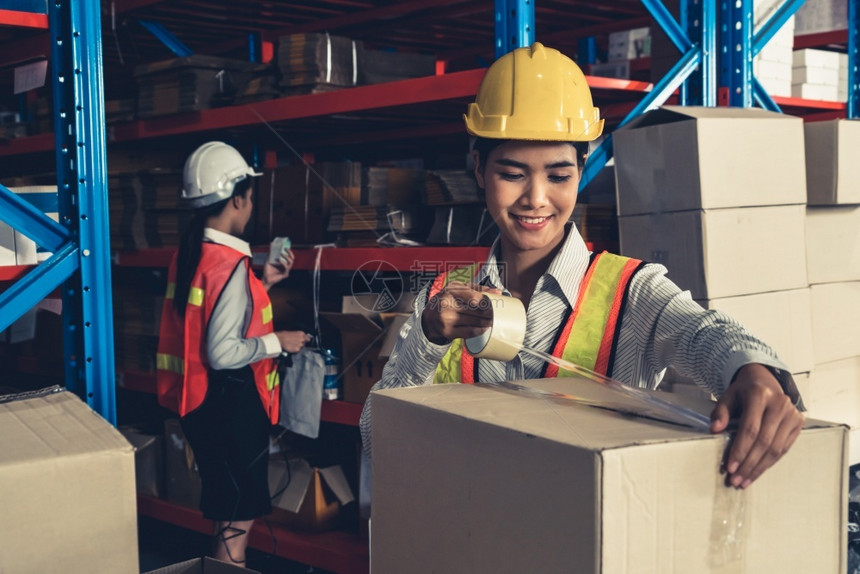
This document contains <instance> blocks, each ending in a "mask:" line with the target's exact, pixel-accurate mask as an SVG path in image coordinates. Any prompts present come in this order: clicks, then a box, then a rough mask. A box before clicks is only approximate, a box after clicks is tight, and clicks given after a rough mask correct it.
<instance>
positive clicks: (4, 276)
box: [0, 265, 34, 290]
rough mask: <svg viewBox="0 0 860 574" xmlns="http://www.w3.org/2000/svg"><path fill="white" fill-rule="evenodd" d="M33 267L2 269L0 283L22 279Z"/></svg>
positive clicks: (9, 266)
mask: <svg viewBox="0 0 860 574" xmlns="http://www.w3.org/2000/svg"><path fill="white" fill-rule="evenodd" d="M33 267H34V266H33V265H7V266H5V267H0V281H15V280H17V279H20V278H21V277H23V276H24V275H26V274H27V272H28V271H29V270H30V269H33ZM0 290H2V289H0Z"/></svg>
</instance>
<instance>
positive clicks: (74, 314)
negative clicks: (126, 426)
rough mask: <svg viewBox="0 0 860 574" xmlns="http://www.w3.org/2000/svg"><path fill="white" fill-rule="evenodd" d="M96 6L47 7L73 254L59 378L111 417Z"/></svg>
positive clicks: (63, 214) (74, 0)
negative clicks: (63, 361) (74, 263)
mask: <svg viewBox="0 0 860 574" xmlns="http://www.w3.org/2000/svg"><path fill="white" fill-rule="evenodd" d="M99 6H100V4H99V3H98V2H90V1H87V0H51V1H50V2H48V14H49V19H50V29H51V39H52V41H51V46H52V48H51V65H52V74H53V75H54V78H53V80H54V90H53V91H54V115H55V119H54V134H55V138H56V156H57V186H58V188H57V189H58V192H59V197H60V202H59V215H60V218H61V223H62V224H63V225H65V226H66V227H67V228H68V229H69V230H70V232H71V240H72V243H76V244H77V257H78V271H77V272H76V273H74V274H73V275H72V276H71V277H70V278H69V279H68V280H67V281H66V282H65V283H64V285H63V290H62V291H63V324H64V325H63V326H64V344H65V358H66V386H67V387H68V388H70V389H71V390H74V391H75V392H77V393H78V394H80V395H83V397H84V398H85V399H86V401H87V403H88V404H89V405H90V406H91V407H92V408H93V409H94V410H95V411H97V412H98V413H100V414H101V415H102V416H103V417H104V418H105V419H107V420H108V421H109V422H111V423H112V424H116V386H115V379H116V373H115V370H114V344H113V312H112V305H113V302H112V299H113V297H112V294H111V267H110V265H111V259H110V233H109V229H110V228H109V225H108V200H107V161H106V157H105V129H104V125H105V114H104V84H103V77H102V44H101V15H100V12H99Z"/></svg>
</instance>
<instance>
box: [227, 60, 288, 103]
mask: <svg viewBox="0 0 860 574" xmlns="http://www.w3.org/2000/svg"><path fill="white" fill-rule="evenodd" d="M280 96H281V88H280V87H279V86H278V68H277V66H274V65H268V64H267V65H263V66H260V67H259V68H257V69H256V70H255V71H254V73H253V75H252V76H251V78H250V79H249V80H248V83H247V85H246V86H245V88H244V89H243V90H241V91H240V92H239V93H237V94H236V97H235V98H234V100H233V103H234V104H250V103H253V102H262V101H265V100H272V99H275V98H279V97H280Z"/></svg>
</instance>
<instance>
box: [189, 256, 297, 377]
mask: <svg viewBox="0 0 860 574" xmlns="http://www.w3.org/2000/svg"><path fill="white" fill-rule="evenodd" d="M246 265H247V262H243V263H241V264H240V265H237V266H236V269H235V270H234V271H233V275H231V276H230V279H229V280H228V281H227V284H226V285H225V286H224V290H223V291H222V292H221V297H220V298H219V300H218V302H217V303H216V304H215V308H214V309H213V310H212V316H211V317H210V318H209V325H208V327H207V331H206V353H207V358H208V360H209V366H210V367H211V368H213V369H215V370H221V369H238V368H240V367H244V366H245V365H250V364H252V363H256V362H257V361H260V360H262V359H267V358H273V357H277V356H278V355H279V354H280V352H281V345H280V344H279V343H278V337H277V336H276V335H275V334H274V333H270V334H268V335H264V336H262V337H252V338H249V339H248V338H245V333H246V332H247V330H248V324H249V322H250V320H251V312H252V311H253V307H252V305H251V286H250V285H249V284H248V268H247V267H246Z"/></svg>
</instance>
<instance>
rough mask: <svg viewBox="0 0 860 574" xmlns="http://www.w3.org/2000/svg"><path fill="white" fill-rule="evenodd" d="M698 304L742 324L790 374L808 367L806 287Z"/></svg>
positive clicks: (810, 362) (809, 325)
mask: <svg viewBox="0 0 860 574" xmlns="http://www.w3.org/2000/svg"><path fill="white" fill-rule="evenodd" d="M699 303H700V304H701V305H702V306H703V307H705V308H706V309H719V310H720V311H723V312H724V313H726V314H727V315H729V316H730V317H732V318H733V319H736V320H737V321H738V322H740V323H741V324H743V326H744V327H746V328H747V329H748V330H749V331H750V332H751V333H752V334H753V335H755V336H756V337H758V338H759V339H761V340H762V341H764V342H765V343H767V344H768V345H770V347H771V348H772V349H773V350H774V351H776V354H777V355H778V356H779V358H780V359H781V360H782V362H784V363H785V364H786V365H787V366H788V368H789V369H790V370H791V372H792V373H808V372H809V371H811V370H812V366H813V365H814V360H813V357H812V308H811V302H810V295H809V289H808V288H804V289H792V290H791V291H773V292H770V293H757V294H754V295H743V296H740V297H726V298H723V299H710V300H705V301H699ZM858 354H860V353H858Z"/></svg>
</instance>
